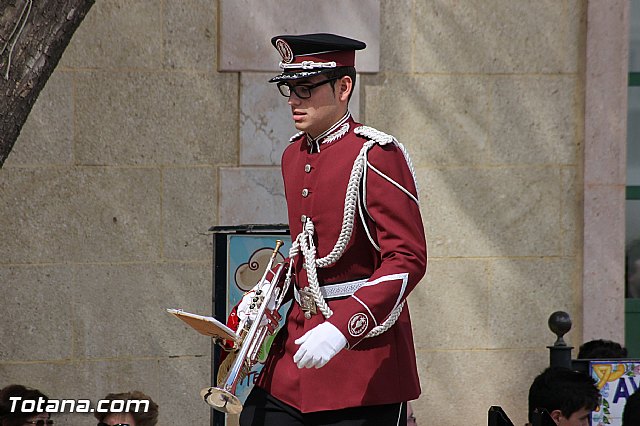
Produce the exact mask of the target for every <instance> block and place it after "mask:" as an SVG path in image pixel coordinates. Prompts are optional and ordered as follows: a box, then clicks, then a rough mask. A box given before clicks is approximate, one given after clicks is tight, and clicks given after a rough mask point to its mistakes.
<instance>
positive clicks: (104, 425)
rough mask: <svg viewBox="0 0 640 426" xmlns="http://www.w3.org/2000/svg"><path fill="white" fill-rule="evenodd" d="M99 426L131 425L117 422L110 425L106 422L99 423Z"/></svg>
mask: <svg viewBox="0 0 640 426" xmlns="http://www.w3.org/2000/svg"><path fill="white" fill-rule="evenodd" d="M98 426H129V423H116V424H114V425H110V424H107V423H104V422H100V423H98Z"/></svg>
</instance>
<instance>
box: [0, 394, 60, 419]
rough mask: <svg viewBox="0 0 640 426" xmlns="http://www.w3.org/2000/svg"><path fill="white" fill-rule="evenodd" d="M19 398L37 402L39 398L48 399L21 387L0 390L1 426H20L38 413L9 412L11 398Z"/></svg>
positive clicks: (43, 395)
mask: <svg viewBox="0 0 640 426" xmlns="http://www.w3.org/2000/svg"><path fill="white" fill-rule="evenodd" d="M14 396H17V397H20V398H22V401H24V400H31V401H38V400H39V399H40V398H42V399H44V400H45V401H47V400H49V398H48V397H47V396H46V395H45V394H43V393H42V392H40V391H39V390H37V389H32V388H28V387H26V386H23V385H9V386H7V387H5V388H3V389H1V390H0V425H2V426H22V425H23V424H25V422H26V421H27V420H28V419H29V418H30V417H33V416H35V415H36V414H38V413H35V412H29V413H23V412H22V411H20V410H16V411H13V412H12V411H11V404H12V401H11V400H10V399H9V398H11V397H14Z"/></svg>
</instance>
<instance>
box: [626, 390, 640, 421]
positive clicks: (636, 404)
mask: <svg viewBox="0 0 640 426" xmlns="http://www.w3.org/2000/svg"><path fill="white" fill-rule="evenodd" d="M622 426H640V391H635V393H633V394H632V395H631V396H630V397H629V398H627V402H626V403H625V404H624V411H623V412H622Z"/></svg>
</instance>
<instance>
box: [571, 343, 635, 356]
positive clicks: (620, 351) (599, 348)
mask: <svg viewBox="0 0 640 426" xmlns="http://www.w3.org/2000/svg"><path fill="white" fill-rule="evenodd" d="M626 357H627V348H625V347H623V346H622V345H621V344H620V343H617V342H613V341H611V340H603V339H597V340H590V341H588V342H585V343H583V344H582V345H580V351H579V352H578V359H617V358H626Z"/></svg>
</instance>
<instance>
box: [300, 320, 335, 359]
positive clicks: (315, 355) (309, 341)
mask: <svg viewBox="0 0 640 426" xmlns="http://www.w3.org/2000/svg"><path fill="white" fill-rule="evenodd" d="M295 343H296V345H300V348H298V351H297V352H296V354H295V355H294V356H293V362H295V363H296V365H297V366H298V368H311V367H315V368H320V367H322V366H324V365H325V364H326V363H328V362H329V360H331V358H333V357H334V356H335V355H336V354H337V353H338V352H340V351H341V350H342V349H343V348H344V347H345V346H347V339H346V338H345V337H344V335H343V334H342V333H341V332H340V330H338V329H337V328H336V326H335V325H333V324H331V323H330V322H328V321H325V322H323V323H322V324H320V325H317V326H315V327H314V328H312V329H311V330H309V331H307V332H306V333H305V334H304V335H303V336H302V337H300V338H299V339H297V340H296V341H295Z"/></svg>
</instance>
